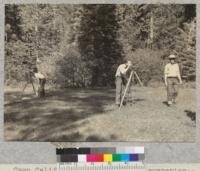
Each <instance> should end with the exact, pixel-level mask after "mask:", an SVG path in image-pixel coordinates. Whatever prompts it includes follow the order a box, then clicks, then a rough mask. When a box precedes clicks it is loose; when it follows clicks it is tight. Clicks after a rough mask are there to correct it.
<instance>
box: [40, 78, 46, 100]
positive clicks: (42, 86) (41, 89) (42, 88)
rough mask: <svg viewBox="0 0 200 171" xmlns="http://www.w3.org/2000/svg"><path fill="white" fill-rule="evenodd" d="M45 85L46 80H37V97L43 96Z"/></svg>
mask: <svg viewBox="0 0 200 171" xmlns="http://www.w3.org/2000/svg"><path fill="white" fill-rule="evenodd" d="M45 83H46V79H39V87H38V97H44V96H45Z"/></svg>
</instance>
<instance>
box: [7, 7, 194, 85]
mask: <svg viewBox="0 0 200 171" xmlns="http://www.w3.org/2000/svg"><path fill="white" fill-rule="evenodd" d="M5 12H6V15H5V84H6V85H9V86H10V85H11V86H15V85H18V84H19V83H21V82H24V81H26V73H27V72H29V69H30V68H33V67H35V66H36V65H37V67H38V68H39V69H40V71H41V72H42V73H43V74H44V75H45V76H46V77H47V83H48V85H50V86H55V87H79V88H82V87H113V86H114V85H115V81H114V80H115V72H116V69H117V67H118V65H119V64H121V63H123V62H124V61H125V60H126V59H129V60H131V61H132V62H133V66H134V70H135V71H136V72H137V74H138V75H139V77H140V79H141V80H142V82H143V83H144V85H146V86H148V85H151V84H154V83H161V82H162V81H163V68H164V65H165V64H166V62H168V59H167V57H168V55H169V54H171V53H174V54H175V55H177V61H178V63H179V64H180V67H181V73H182V78H183V79H184V80H185V81H189V82H194V81H195V77H196V72H195V70H196V69H195V66H196V6H195V5H193V4H184V5H180V4H168V5H163V4H148V5H147V4H141V5H125V4H124V5H122V4H120V5H117V4H109V5H106V4H98V5H97V4H90V5H63V4H62V5H50V4H28V5H27V4H26V5H14V4H13V5H6V6H5ZM37 61H40V62H39V64H38V63H37Z"/></svg>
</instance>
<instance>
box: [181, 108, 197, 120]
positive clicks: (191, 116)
mask: <svg viewBox="0 0 200 171" xmlns="http://www.w3.org/2000/svg"><path fill="white" fill-rule="evenodd" d="M184 112H185V113H186V115H187V116H188V117H189V118H190V119H191V120H192V121H196V112H193V111H191V110H185V111H184Z"/></svg>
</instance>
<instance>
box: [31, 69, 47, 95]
mask: <svg viewBox="0 0 200 171" xmlns="http://www.w3.org/2000/svg"><path fill="white" fill-rule="evenodd" d="M33 73H34V76H35V78H36V79H37V81H38V89H37V96H38V97H44V96H45V83H46V78H45V76H44V75H43V74H42V73H40V72H39V71H38V69H37V68H34V69H33Z"/></svg>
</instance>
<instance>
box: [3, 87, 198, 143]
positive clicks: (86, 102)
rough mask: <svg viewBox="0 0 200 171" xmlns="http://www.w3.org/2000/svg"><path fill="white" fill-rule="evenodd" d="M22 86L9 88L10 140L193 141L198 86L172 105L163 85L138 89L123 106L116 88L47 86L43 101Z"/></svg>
mask: <svg viewBox="0 0 200 171" xmlns="http://www.w3.org/2000/svg"><path fill="white" fill-rule="evenodd" d="M19 90H20V89H19V88H12V89H11V88H9V87H6V88H5V105H4V106H5V115H4V119H5V130H4V135H5V139H6V140H7V141H56V142H62V141H63V142H64V141H138V142H144V141H145V142H147V141H148V142H152V141H153V142H155V141H156V142H193V141H195V128H196V126H195V120H194V116H195V114H196V95H195V89H194V88H182V89H180V90H179V96H178V99H177V104H176V105H173V106H171V107H168V106H167V105H166V104H165V100H166V91H165V87H159V88H149V87H135V88H134V90H133V93H132V95H133V98H134V100H133V102H132V103H130V104H127V105H126V106H125V107H123V108H122V109H121V110H119V109H118V108H116V106H115V105H114V98H115V90H114V89H102V88H101V89H90V90H83V89H62V90H57V91H50V90H48V91H47V96H46V98H45V99H37V98H36V97H33V94H32V92H31V89H29V90H27V92H26V94H25V95H23V96H22V95H21V92H20V91H19ZM22 97H25V98H23V100H22Z"/></svg>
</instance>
